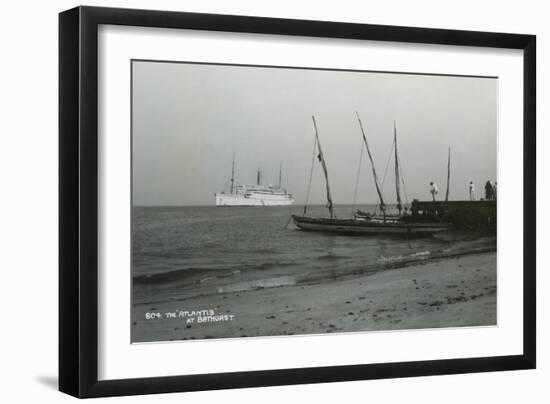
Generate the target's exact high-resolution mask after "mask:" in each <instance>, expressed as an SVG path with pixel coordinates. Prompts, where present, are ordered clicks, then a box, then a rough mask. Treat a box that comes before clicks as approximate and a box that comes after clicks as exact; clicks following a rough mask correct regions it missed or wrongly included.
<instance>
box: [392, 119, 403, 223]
mask: <svg viewBox="0 0 550 404" xmlns="http://www.w3.org/2000/svg"><path fill="white" fill-rule="evenodd" d="M393 143H394V149H395V193H396V195H397V210H398V211H399V215H401V209H402V206H401V192H400V189H399V157H398V154H397V128H396V126H395V121H393Z"/></svg>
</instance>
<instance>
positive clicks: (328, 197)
mask: <svg viewBox="0 0 550 404" xmlns="http://www.w3.org/2000/svg"><path fill="white" fill-rule="evenodd" d="M311 118H312V119H313V127H314V128H315V139H316V140H317V149H318V150H319V154H318V155H317V158H318V159H319V162H320V163H321V166H322V167H323V173H324V174H325V182H326V184H327V208H328V211H329V213H330V218H331V219H334V208H333V205H332V198H331V196H330V187H329V184H328V171H327V165H326V163H325V158H324V157H323V151H322V150H321V143H320V142H319V134H318V133H317V123H316V122H315V116H313V115H312V116H311Z"/></svg>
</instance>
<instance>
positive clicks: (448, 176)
mask: <svg viewBox="0 0 550 404" xmlns="http://www.w3.org/2000/svg"><path fill="white" fill-rule="evenodd" d="M450 183H451V148H450V147H449V157H448V158H447V192H445V202H447V201H448V200H449V185H450Z"/></svg>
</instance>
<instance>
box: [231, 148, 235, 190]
mask: <svg viewBox="0 0 550 404" xmlns="http://www.w3.org/2000/svg"><path fill="white" fill-rule="evenodd" d="M234 185H235V150H233V161H232V162H231V189H230V193H231V194H232V193H233V188H234Z"/></svg>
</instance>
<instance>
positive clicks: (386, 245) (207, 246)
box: [133, 206, 495, 304]
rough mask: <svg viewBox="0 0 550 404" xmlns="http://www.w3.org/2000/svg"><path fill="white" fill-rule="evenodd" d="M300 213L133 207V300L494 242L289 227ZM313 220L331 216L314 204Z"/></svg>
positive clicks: (373, 267) (295, 278)
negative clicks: (320, 230)
mask: <svg viewBox="0 0 550 404" xmlns="http://www.w3.org/2000/svg"><path fill="white" fill-rule="evenodd" d="M359 208H361V209H365V210H372V207H368V206H359ZM302 210H303V207H301V206H292V207H270V208H259V207H242V208H241V207H235V208H216V207H136V208H134V213H133V279H134V288H133V297H134V303H135V304H139V303H140V302H146V301H159V300H165V299H169V298H174V297H178V298H181V297H182V296H183V297H191V296H193V295H197V294H209V293H221V292H227V291H236V290H247V289H251V288H260V287H274V286H282V285H291V284H295V283H298V282H310V283H311V282H318V281H322V280H323V279H333V278H336V277H339V276H346V275H350V274H355V273H368V272H369V271H378V270H383V269H385V268H387V267H391V265H393V264H395V263H400V262H404V261H409V260H425V259H430V258H432V257H441V256H442V255H444V254H452V253H453V252H457V251H463V250H468V249H473V250H475V249H477V248H480V247H481V248H483V247H486V246H490V245H494V243H495V240H494V239H489V238H480V237H472V236H471V235H463V234H445V235H440V236H437V237H426V238H414V239H407V238H402V237H401V238H400V237H390V236H385V237H384V236H369V237H357V236H355V237H353V236H344V235H334V234H323V233H314V232H304V231H301V230H298V229H297V228H296V227H294V225H293V224H292V223H290V224H288V223H289V218H290V214H292V213H301V212H302ZM336 212H337V216H338V217H341V218H344V217H349V216H350V212H351V208H350V207H349V206H348V207H340V208H337V211H336ZM308 215H312V216H319V217H326V216H327V210H326V208H325V207H322V206H314V207H310V208H309V209H308ZM287 224H288V226H287Z"/></svg>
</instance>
